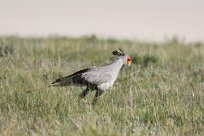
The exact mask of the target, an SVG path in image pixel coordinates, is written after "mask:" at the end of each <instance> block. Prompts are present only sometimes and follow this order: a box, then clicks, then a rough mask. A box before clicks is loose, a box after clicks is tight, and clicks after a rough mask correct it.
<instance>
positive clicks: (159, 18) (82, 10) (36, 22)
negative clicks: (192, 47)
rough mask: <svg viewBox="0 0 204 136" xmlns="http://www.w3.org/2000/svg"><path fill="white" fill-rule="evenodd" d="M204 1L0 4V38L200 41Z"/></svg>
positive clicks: (3, 0) (16, 0) (5, 0)
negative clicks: (92, 36)
mask: <svg viewBox="0 0 204 136" xmlns="http://www.w3.org/2000/svg"><path fill="white" fill-rule="evenodd" d="M203 6H204V1H203V0H179V1H178V0H151V1H150V0H125V1H124V0H43V1H42V0H0V20H1V21H0V35H20V36H48V35H64V36H74V37H75V36H77V37H78V36H83V35H92V34H94V35H97V36H99V37H114V38H127V39H137V40H145V41H146V40H148V41H164V40H166V39H168V38H171V37H173V36H177V37H178V38H179V39H181V40H184V41H204V40H203V39H204V25H203V24H204V8H203Z"/></svg>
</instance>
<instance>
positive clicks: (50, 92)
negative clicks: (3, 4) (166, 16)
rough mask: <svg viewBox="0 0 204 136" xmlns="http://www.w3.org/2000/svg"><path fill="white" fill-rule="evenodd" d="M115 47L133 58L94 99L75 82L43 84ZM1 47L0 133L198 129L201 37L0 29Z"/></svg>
mask: <svg viewBox="0 0 204 136" xmlns="http://www.w3.org/2000/svg"><path fill="white" fill-rule="evenodd" d="M117 48H122V49H124V50H125V52H126V53H128V54H130V55H131V56H132V58H133V60H134V61H133V62H134V63H133V64H132V66H131V67H124V68H123V69H122V70H121V72H120V74H119V77H118V79H117V81H116V83H115V84H114V86H113V87H112V88H111V89H109V90H108V91H106V92H105V93H104V94H103V96H102V97H101V98H100V100H99V101H98V103H97V104H96V105H95V106H92V105H91V104H89V103H91V101H92V98H93V95H94V93H93V92H92V93H90V94H89V95H88V97H87V98H86V99H85V100H81V101H78V95H79V94H80V92H81V91H82V89H83V88H81V87H75V86H69V87H56V88H49V87H46V86H47V85H49V84H50V83H51V82H52V81H54V80H55V79H56V78H58V77H60V76H66V75H68V74H71V73H73V72H75V71H77V70H80V69H83V68H87V67H90V66H94V65H95V66H101V65H105V64H108V63H109V62H110V60H109V58H110V57H111V51H112V50H114V49H117ZM0 49H1V50H0V52H1V54H2V55H1V56H0V135H5V136H9V135H13V136H18V135H19V136H22V135H73V136H77V135H88V136H92V135H93V136H98V135H101V136H102V135H105V136H108V135H109V136H112V135H115V136H120V135H136V136H140V135H144V136H146V135H155V136H158V135H160V136H164V135H185V136H186V135H189V136H192V135H204V96H203V95H204V44H203V43H199V42H198V43H184V42H181V41H178V40H175V39H173V40H169V41H166V42H162V43H148V42H139V41H128V40H117V39H99V38H97V37H95V36H86V37H80V38H67V37H54V36H53V37H48V38H20V37H17V36H9V37H5V36H1V37H0ZM28 91H30V93H27V92H28Z"/></svg>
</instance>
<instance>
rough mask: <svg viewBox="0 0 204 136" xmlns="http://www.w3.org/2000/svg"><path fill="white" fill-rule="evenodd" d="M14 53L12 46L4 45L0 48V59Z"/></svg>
mask: <svg viewBox="0 0 204 136" xmlns="http://www.w3.org/2000/svg"><path fill="white" fill-rule="evenodd" d="M13 53H14V46H13V44H6V45H1V46H0V57H5V56H7V55H10V54H13Z"/></svg>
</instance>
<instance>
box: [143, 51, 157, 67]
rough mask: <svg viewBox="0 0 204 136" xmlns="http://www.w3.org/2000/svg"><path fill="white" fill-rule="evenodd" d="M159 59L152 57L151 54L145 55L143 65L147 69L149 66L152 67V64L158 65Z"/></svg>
mask: <svg viewBox="0 0 204 136" xmlns="http://www.w3.org/2000/svg"><path fill="white" fill-rule="evenodd" d="M158 60H159V59H158V58H157V57H156V56H154V55H150V54H145V55H144V56H143V65H144V66H145V67H147V66H148V65H150V64H156V63H158Z"/></svg>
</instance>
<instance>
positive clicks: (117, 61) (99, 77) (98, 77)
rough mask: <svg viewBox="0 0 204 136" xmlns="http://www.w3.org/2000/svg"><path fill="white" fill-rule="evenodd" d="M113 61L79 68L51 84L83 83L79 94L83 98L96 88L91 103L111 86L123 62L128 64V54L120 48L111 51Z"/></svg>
mask: <svg viewBox="0 0 204 136" xmlns="http://www.w3.org/2000/svg"><path fill="white" fill-rule="evenodd" d="M112 54H113V55H114V57H113V59H114V60H113V62H112V63H111V64H109V65H106V66H103V67H91V68H87V69H83V70H80V71H78V72H76V73H74V74H71V75H69V76H67V77H64V78H60V79H57V80H56V81H54V82H53V83H52V85H53V86H67V85H71V84H74V85H85V86H86V89H85V90H84V91H83V92H82V93H81V94H80V95H79V97H80V98H84V97H85V96H86V95H87V94H88V92H89V90H91V91H93V90H96V94H95V97H94V101H93V103H95V102H96V100H97V98H98V97H99V96H100V95H101V94H102V93H103V92H104V91H105V90H107V89H109V88H110V87H112V86H113V84H114V82H115V80H116V79H117V76H118V73H119V71H120V69H121V67H122V66H123V64H128V65H130V63H131V58H130V56H128V55H126V54H124V52H123V51H122V50H121V49H120V52H118V51H113V52H112Z"/></svg>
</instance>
